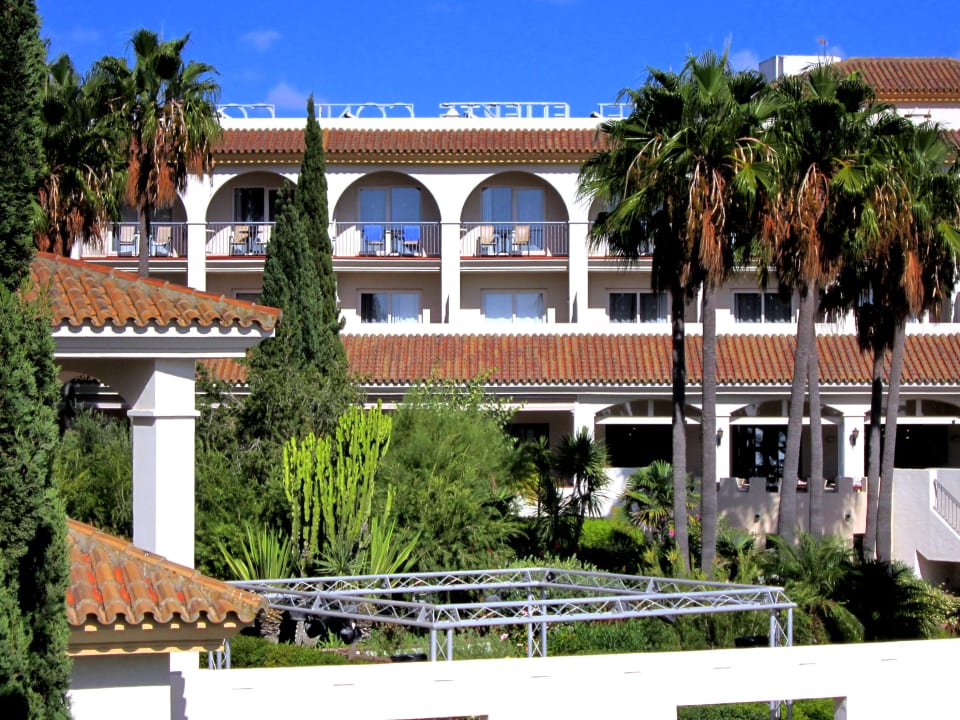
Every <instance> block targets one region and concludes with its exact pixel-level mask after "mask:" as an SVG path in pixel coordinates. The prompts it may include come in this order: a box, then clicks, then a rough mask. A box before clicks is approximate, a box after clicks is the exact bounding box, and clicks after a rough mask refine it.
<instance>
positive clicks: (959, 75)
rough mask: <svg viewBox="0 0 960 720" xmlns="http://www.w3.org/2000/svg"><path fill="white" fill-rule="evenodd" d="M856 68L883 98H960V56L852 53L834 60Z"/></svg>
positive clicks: (846, 68) (844, 68) (901, 100)
mask: <svg viewBox="0 0 960 720" xmlns="http://www.w3.org/2000/svg"><path fill="white" fill-rule="evenodd" d="M834 67H836V68H838V69H840V70H841V71H842V72H844V73H852V72H855V71H857V72H860V73H861V74H862V75H863V78H864V79H865V80H866V81H867V82H869V83H870V84H871V85H873V87H874V89H875V90H876V91H877V96H878V99H880V100H882V101H884V102H893V103H906V102H956V101H960V60H957V59H955V58H945V57H854V58H848V59H846V60H841V61H840V62H838V63H836V64H835V66H834Z"/></svg>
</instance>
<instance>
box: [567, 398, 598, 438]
mask: <svg viewBox="0 0 960 720" xmlns="http://www.w3.org/2000/svg"><path fill="white" fill-rule="evenodd" d="M603 407H605V406H604V405H597V404H596V403H580V402H575V403H574V404H573V434H574V435H576V434H577V433H578V432H580V428H584V427H585V428H586V429H587V430H588V431H589V433H590V436H591V437H595V436H596V433H595V432H594V431H595V429H596V428H595V422H596V419H597V412H598V411H599V409H600V408H603Z"/></svg>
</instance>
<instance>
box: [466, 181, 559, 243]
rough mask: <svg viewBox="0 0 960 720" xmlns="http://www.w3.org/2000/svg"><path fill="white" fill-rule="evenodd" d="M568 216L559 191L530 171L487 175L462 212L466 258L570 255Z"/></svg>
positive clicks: (470, 194) (468, 196)
mask: <svg viewBox="0 0 960 720" xmlns="http://www.w3.org/2000/svg"><path fill="white" fill-rule="evenodd" d="M569 222H570V213H569V211H568V208H567V205H566V203H565V202H564V200H563V197H562V195H561V194H560V192H558V191H557V189H556V187H554V186H553V184H551V183H550V182H549V181H547V180H546V179H544V178H542V177H540V176H538V175H535V174H533V173H530V172H524V171H519V170H508V171H505V172H501V173H495V174H493V175H490V176H488V177H486V178H485V179H484V180H482V181H481V182H479V183H477V185H476V186H475V187H474V188H473V190H471V191H470V193H469V194H468V195H467V198H466V200H465V201H464V204H463V207H462V208H461V210H460V225H461V235H462V236H463V238H464V241H465V243H466V244H465V245H464V247H463V248H462V249H461V254H462V255H467V256H471V255H486V254H504V253H506V254H514V253H518V254H524V253H527V254H530V253H533V254H544V255H558V256H563V255H568V254H569V248H570V241H569Z"/></svg>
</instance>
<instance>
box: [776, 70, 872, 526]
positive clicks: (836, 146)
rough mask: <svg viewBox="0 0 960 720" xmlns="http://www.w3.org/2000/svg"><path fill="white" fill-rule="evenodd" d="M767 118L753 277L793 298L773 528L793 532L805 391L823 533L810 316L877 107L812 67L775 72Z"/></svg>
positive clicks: (858, 86)
mask: <svg viewBox="0 0 960 720" xmlns="http://www.w3.org/2000/svg"><path fill="white" fill-rule="evenodd" d="M774 93H775V95H776V97H777V99H778V112H777V118H776V122H775V123H772V124H771V125H770V127H769V128H768V131H767V133H766V136H767V139H768V140H769V142H770V143H771V144H773V145H774V146H775V147H776V148H777V168H778V174H777V175H778V188H777V192H776V193H773V194H771V195H770V196H769V200H768V203H767V204H766V205H765V207H764V208H763V224H762V227H763V231H762V233H761V247H762V250H763V252H762V253H761V262H760V263H759V264H758V267H759V268H760V271H761V280H762V281H764V282H765V273H766V268H767V265H768V263H772V265H773V266H774V268H775V270H776V273H777V275H778V279H779V282H780V285H781V287H784V288H789V289H791V290H794V291H796V292H797V293H798V294H799V297H800V306H799V310H798V317H797V339H796V346H795V350H794V367H793V381H792V390H791V396H790V410H789V419H788V424H787V445H786V449H785V453H784V470H783V484H782V488H781V493H780V510H779V512H780V519H779V533H780V535H781V537H782V538H784V540H786V541H787V542H792V541H793V539H794V537H795V532H796V524H797V518H796V512H797V511H796V507H797V495H796V478H797V477H798V476H799V467H800V436H801V433H802V431H803V405H804V396H805V394H806V393H807V391H808V392H809V406H810V437H811V445H812V447H811V468H810V470H811V472H810V474H811V482H810V525H809V527H810V529H811V532H812V533H813V534H814V535H820V534H822V526H823V517H822V516H823V510H822V507H823V489H824V488H823V478H822V475H823V452H822V447H821V445H820V442H819V438H820V437H821V429H820V399H819V359H818V353H817V345H816V329H815V328H816V319H817V317H818V315H819V309H820V293H821V290H822V289H823V288H824V287H826V286H828V285H829V284H831V283H833V282H834V281H835V280H836V278H837V275H838V273H839V270H840V267H841V259H842V255H843V253H842V251H843V247H844V243H845V242H846V240H847V238H848V236H849V234H850V233H851V232H852V228H853V226H854V225H855V222H856V218H857V217H858V215H859V212H858V210H859V205H858V201H859V199H860V195H859V194H860V193H861V192H862V191H863V189H864V186H865V179H866V174H865V172H864V170H863V167H862V162H863V157H862V155H861V152H862V149H863V146H864V144H865V142H866V139H867V137H868V135H869V126H870V122H871V120H872V119H873V118H874V117H875V114H876V112H877V110H878V109H877V108H875V107H874V106H870V105H869V104H868V103H869V102H870V101H871V100H872V98H873V91H872V90H871V88H870V87H869V86H867V85H866V84H865V83H863V81H862V80H860V79H859V78H857V77H849V78H840V77H839V76H838V75H837V73H836V71H835V70H834V69H833V68H831V67H829V66H818V67H815V68H813V69H812V70H810V71H809V72H807V73H805V74H804V75H801V76H797V77H790V78H784V79H783V80H781V81H780V82H779V83H778V84H777V86H776V88H775V89H774Z"/></svg>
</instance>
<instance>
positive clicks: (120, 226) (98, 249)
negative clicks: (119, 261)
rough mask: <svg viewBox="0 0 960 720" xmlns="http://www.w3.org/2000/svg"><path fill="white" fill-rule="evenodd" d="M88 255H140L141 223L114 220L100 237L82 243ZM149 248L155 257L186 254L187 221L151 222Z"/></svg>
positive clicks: (83, 252)
mask: <svg viewBox="0 0 960 720" xmlns="http://www.w3.org/2000/svg"><path fill="white" fill-rule="evenodd" d="M81 252H82V254H83V257H85V258H98V257H138V256H139V253H140V223H136V222H121V223H115V224H114V225H113V226H111V228H110V230H109V231H108V232H107V233H106V235H105V236H104V237H103V238H102V239H101V240H90V241H88V242H85V243H83V246H82V249H81ZM147 252H148V253H149V255H150V257H152V258H167V257H170V258H176V257H186V256H187V223H183V222H153V223H150V244H149V247H148V250H147Z"/></svg>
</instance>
